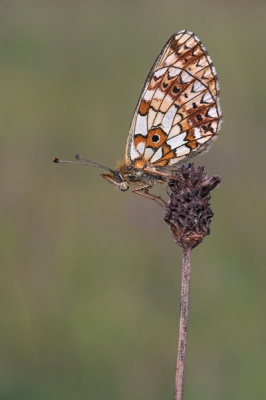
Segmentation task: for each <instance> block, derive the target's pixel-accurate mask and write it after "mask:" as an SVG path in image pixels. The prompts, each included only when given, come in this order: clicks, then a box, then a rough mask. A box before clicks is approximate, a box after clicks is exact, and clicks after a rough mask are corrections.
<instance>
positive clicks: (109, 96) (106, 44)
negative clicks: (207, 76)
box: [0, 0, 266, 400]
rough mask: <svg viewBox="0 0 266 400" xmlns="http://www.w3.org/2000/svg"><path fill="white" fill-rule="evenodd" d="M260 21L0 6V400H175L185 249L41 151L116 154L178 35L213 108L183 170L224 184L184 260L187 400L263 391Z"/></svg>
mask: <svg viewBox="0 0 266 400" xmlns="http://www.w3.org/2000/svg"><path fill="white" fill-rule="evenodd" d="M265 15H266V2H265V1H263V0H261V1H256V0H253V1H252V2H250V1H247V0H244V1H243V0H242V1H240V0H238V1H236V0H231V1H228V0H223V1H210V0H209V1H208V0H202V1H196V0H194V1H176V0H175V1H173V0H164V1H157V0H156V1H140V0H137V1H134V2H133V1H118V0H117V1H115V0H111V1H99V0H94V1H84V0H83V1H82V0H78V1H71V0H67V1H62V0H61V1H59V0H56V1H51V0H50V1H48V0H46V1H33V0H32V1H30V0H24V1H19V0H14V1H12V0H1V3H0V19H1V24H0V37H1V45H0V49H1V50H0V54H1V57H0V68H1V73H0V83H1V92H0V93H1V94H0V101H1V118H0V124H1V146H0V154H1V157H0V163H1V168H0V180H1V181H0V186H1V200H0V201H1V203H0V212H1V230H0V235H1V279H0V280H1V289H0V296H1V302H0V306H1V312H0V318H1V320H0V326H1V328H0V354H1V363H0V377H1V379H0V399H1V400H2V399H3V400H17V399H19V400H24V399H25V400H61V399H64V400H68V399H69V400H70V399H71V400H72V399H81V400H83V399H90V400H98V399H108V400H113V399H115V400H124V399H126V400H148V399H153V400H157V399H158V400H161V399H171V398H172V396H173V386H174V371H175V363H176V349H177V341H178V318H179V293H180V275H181V255H182V252H181V249H180V248H179V247H178V246H177V245H176V244H175V243H174V241H173V239H172V237H171V235H170V231H169V229H168V227H167V225H166V224H165V222H164V220H163V217H164V213H163V210H162V209H161V208H160V207H158V206H157V205H156V204H153V202H151V201H148V200H145V199H143V198H141V197H139V196H135V195H134V194H132V193H131V192H130V191H128V192H127V193H121V192H119V191H118V190H114V188H113V187H112V186H111V185H109V184H107V183H106V182H104V181H103V180H102V179H101V178H99V171H98V170H95V169H93V168H85V167H81V166H70V165H55V164H53V163H52V162H51V158H52V157H54V156H56V157H60V158H65V159H73V158H74V154H75V153H77V152H80V153H81V154H82V155H84V156H87V157H89V158H91V159H93V160H95V161H97V162H99V163H102V164H104V165H107V166H109V167H114V166H115V161H116V160H121V159H123V154H124V147H125V142H126V137H127V132H128V128H129V125H130V122H131V118H132V115H133V111H134V109H135V105H136V103H137V99H138V96H139V92H140V90H141V88H142V84H143V83H144V80H145V78H146V75H147V73H148V71H149V69H150V67H151V66H152V64H153V62H154V60H155V58H156V57H157V54H158V53H159V51H160V50H161V48H162V46H163V45H164V44H165V42H166V41H167V40H168V38H169V37H170V36H171V35H172V34H173V33H174V32H176V31H178V30H180V29H189V30H191V31H194V32H195V33H196V34H197V35H198V36H199V38H200V39H201V40H202V42H203V43H204V45H205V46H206V47H207V49H208V51H209V53H210V55H211V57H212V59H213V61H214V64H215V66H216V69H217V72H218V76H219V80H220V86H221V106H222V109H223V113H224V123H223V126H222V132H221V134H220V137H219V139H218V141H217V142H216V143H215V144H214V146H213V147H212V149H211V151H210V152H209V153H207V154H205V155H204V156H202V157H198V158H196V159H195V160H193V161H195V164H196V165H204V166H205V168H206V170H207V172H208V173H209V175H213V174H219V175H221V177H222V185H221V186H220V187H219V188H218V189H217V190H215V191H214V192H213V194H212V208H213V210H214V213H215V217H214V219H213V221H212V225H211V236H209V237H207V238H205V241H204V243H203V244H202V245H201V246H199V247H198V248H196V249H195V250H194V251H193V253H192V274H191V303H190V318H189V331H188V351H187V363H186V374H185V392H184V399H185V400H186V399H197V400H207V399H208V400H213V399H215V400H220V399H221V400H222V399H223V400H224V399H226V400H233V399H241V400H245V399H248V400H250V399H251V398H252V399H265V398H266V384H265V373H266V313H265V303H266V291H265V284H266V271H265V253H264V250H263V248H264V247H265V200H266V188H265V161H264V158H265V145H266V140H265V132H264V131H265V125H266V113H265V104H266V79H265V61H266V56H265V43H266V30H265ZM157 190H158V189H157ZM157 193H159V191H157ZM160 193H162V194H163V195H164V196H165V197H166V194H165V189H162V190H161V192H160Z"/></svg>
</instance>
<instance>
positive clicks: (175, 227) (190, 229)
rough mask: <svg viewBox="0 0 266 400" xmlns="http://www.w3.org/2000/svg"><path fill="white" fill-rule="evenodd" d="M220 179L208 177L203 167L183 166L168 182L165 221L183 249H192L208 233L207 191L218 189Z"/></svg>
mask: <svg viewBox="0 0 266 400" xmlns="http://www.w3.org/2000/svg"><path fill="white" fill-rule="evenodd" d="M220 182H221V178H220V176H219V175H214V176H213V177H212V178H209V177H208V175H207V173H205V172H204V167H194V164H184V165H182V166H181V168H180V169H179V171H178V172H177V173H176V175H174V179H171V180H170V181H169V183H168V186H169V188H170V189H171V194H170V198H169V201H168V204H167V206H166V210H167V212H166V215H165V218H164V220H165V222H166V223H167V224H168V225H169V227H170V229H171V231H172V234H173V237H174V239H175V242H176V243H177V244H179V246H181V247H183V248H184V249H187V248H191V249H193V248H194V247H196V246H197V245H198V244H200V243H201V242H202V241H203V239H204V237H205V236H206V235H209V234H210V227H209V225H210V223H211V218H212V217H213V215H214V214H213V212H212V210H211V208H210V198H211V196H210V191H211V190H213V189H214V188H216V187H217V186H219V184H220Z"/></svg>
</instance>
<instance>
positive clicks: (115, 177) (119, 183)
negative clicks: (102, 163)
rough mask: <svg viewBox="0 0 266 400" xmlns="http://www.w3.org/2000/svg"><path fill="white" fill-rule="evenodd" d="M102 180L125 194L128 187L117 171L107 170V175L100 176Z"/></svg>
mask: <svg viewBox="0 0 266 400" xmlns="http://www.w3.org/2000/svg"><path fill="white" fill-rule="evenodd" d="M101 176H102V177H103V179H106V180H107V181H109V182H110V183H112V184H113V185H114V186H115V187H117V188H118V189H120V190H121V191H122V192H125V191H127V190H128V189H129V185H128V183H127V182H126V180H125V179H124V177H123V175H122V173H121V171H120V170H119V169H116V170H114V171H113V170H109V172H108V173H107V174H101Z"/></svg>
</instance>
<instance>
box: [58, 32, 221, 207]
mask: <svg viewBox="0 0 266 400" xmlns="http://www.w3.org/2000/svg"><path fill="white" fill-rule="evenodd" d="M221 122H222V112H221V108H220V105H219V83H218V79H217V75H216V70H215V68H214V66H213V63H212V60H211V58H210V57H209V55H208V53H207V50H206V49H205V47H204V46H203V45H202V43H201V41H200V40H199V39H198V38H197V36H196V35H195V34H194V33H192V32H189V31H186V30H182V31H180V32H178V33H176V34H174V35H173V36H171V37H170V39H169V40H168V42H167V43H166V44H165V46H164V47H163V49H162V51H161V52H160V54H159V56H158V57H157V59H156V61H155V63H154V65H153V67H152V69H151V71H150V73H149V75H148V77H147V79H146V82H145V84H144V86H143V89H142V91H141V94H140V97H139V101H138V104H137V107H136V110H135V113H134V116H133V120H132V123H131V127H130V129H129V135H128V139H127V143H126V149H125V158H124V161H123V162H121V163H119V164H118V166H117V168H116V169H114V170H113V169H110V168H107V167H104V166H102V165H100V164H97V163H94V162H92V161H90V160H86V159H84V158H82V157H80V156H79V155H77V156H76V158H78V159H83V160H86V161H87V163H84V164H86V165H90V166H94V167H99V168H102V169H105V170H107V173H104V174H102V175H101V176H102V177H103V178H104V179H106V180H107V181H109V182H111V183H112V184H113V185H115V186H116V187H117V188H119V189H120V190H122V191H126V190H128V188H129V186H130V185H133V186H135V187H136V188H135V189H134V190H133V192H134V193H136V194H139V195H142V196H144V197H148V198H150V199H153V200H156V199H159V198H160V197H158V196H155V195H152V194H151V193H150V192H149V191H150V189H152V187H153V186H154V184H155V183H166V182H167V180H168V179H170V178H171V177H172V172H173V170H174V169H176V167H177V165H178V164H180V163H182V162H183V161H184V160H185V159H186V158H188V157H192V156H194V155H196V154H199V153H202V152H204V151H206V150H208V149H209V147H210V146H211V144H212V143H213V141H214V140H215V139H216V136H217V133H218V132H219V130H220V126H221ZM53 161H54V162H69V161H66V160H59V159H58V158H54V159H53ZM70 162H71V161H70ZM72 163H73V161H72Z"/></svg>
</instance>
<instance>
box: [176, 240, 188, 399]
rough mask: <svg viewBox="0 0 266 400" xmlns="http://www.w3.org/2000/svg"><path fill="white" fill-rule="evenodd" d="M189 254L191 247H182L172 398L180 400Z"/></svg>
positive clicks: (185, 329) (184, 354) (183, 370)
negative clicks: (178, 323) (176, 346)
mask: <svg viewBox="0 0 266 400" xmlns="http://www.w3.org/2000/svg"><path fill="white" fill-rule="evenodd" d="M190 255H191V248H183V258H182V282H181V299H180V325H179V341H178V351H177V363H176V375H175V390H174V400H182V398H183V387H184V373H185V361H186V348H187V326H188V307H189V286H190Z"/></svg>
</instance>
